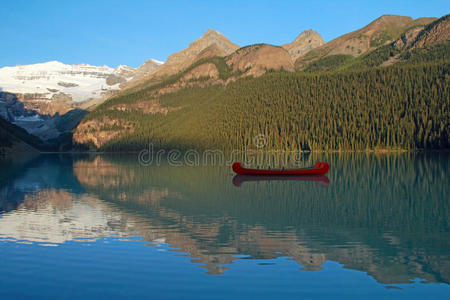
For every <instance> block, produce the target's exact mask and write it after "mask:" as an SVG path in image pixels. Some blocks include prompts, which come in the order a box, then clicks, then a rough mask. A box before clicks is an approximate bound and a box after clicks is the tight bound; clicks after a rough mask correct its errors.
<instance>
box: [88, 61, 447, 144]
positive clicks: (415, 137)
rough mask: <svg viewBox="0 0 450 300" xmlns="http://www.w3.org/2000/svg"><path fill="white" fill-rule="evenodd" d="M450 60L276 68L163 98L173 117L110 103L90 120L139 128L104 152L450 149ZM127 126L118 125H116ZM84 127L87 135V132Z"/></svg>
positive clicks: (118, 100)
mask: <svg viewBox="0 0 450 300" xmlns="http://www.w3.org/2000/svg"><path fill="white" fill-rule="evenodd" d="M449 71H450V64H449V62H448V61H447V62H445V63H443V62H437V63H425V64H420V65H398V66H391V67H387V68H376V69H366V70H360V71H347V72H341V73H322V74H307V73H301V72H297V73H290V72H269V73H267V74H265V75H263V76H261V77H259V78H243V79H240V80H238V81H236V82H234V83H231V84H229V85H228V86H227V87H226V88H224V87H222V86H221V85H213V86H209V87H204V88H200V87H191V88H187V89H183V90H180V91H178V92H175V93H169V94H165V95H163V96H160V97H159V98H158V100H159V102H160V104H161V106H164V107H168V108H177V109H174V110H172V111H170V112H169V113H167V114H166V115H164V114H160V113H156V114H146V113H144V112H141V111H139V110H135V111H118V110H115V109H112V107H113V105H117V104H118V103H123V104H127V105H132V104H133V103H136V102H138V101H142V99H143V97H145V96H144V95H145V92H141V94H140V95H141V96H140V97H133V94H130V95H126V96H123V97H120V98H116V99H114V100H113V101H110V102H106V103H105V104H104V105H102V106H101V107H99V109H97V110H96V111H94V112H93V113H91V114H89V115H88V116H87V117H86V119H85V121H86V120H93V119H97V120H98V119H101V118H109V119H114V120H119V121H120V122H122V123H123V124H125V123H126V124H132V127H133V129H132V130H131V131H129V132H128V133H127V134H125V135H123V136H122V135H119V136H117V137H115V138H113V139H111V140H109V141H108V142H106V143H105V144H103V145H102V146H101V147H100V149H101V150H112V151H123V150H139V149H142V148H144V147H146V146H147V145H148V143H153V144H154V145H155V147H161V148H171V147H177V148H188V147H193V148H197V149H198V148H199V149H205V148H219V149H226V150H233V149H255V146H254V144H253V138H254V137H255V136H257V135H259V134H264V135H265V136H266V138H267V141H268V144H267V146H266V149H280V150H297V149H302V150H313V151H318V150H366V149H443V148H449V144H450V141H449V130H450V128H449V127H450V122H449V105H450V104H449V97H450V95H449V88H448V87H449V79H450V74H449ZM118 126H119V127H120V125H118ZM86 134H87V133H86Z"/></svg>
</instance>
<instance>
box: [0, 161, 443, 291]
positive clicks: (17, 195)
mask: <svg viewBox="0 0 450 300" xmlns="http://www.w3.org/2000/svg"><path fill="white" fill-rule="evenodd" d="M301 160H302V163H303V164H305V165H308V164H309V165H313V164H314V162H315V161H317V160H320V161H326V162H329V163H330V166H331V169H330V172H329V173H328V174H327V176H322V177H307V178H291V179H290V180H280V179H279V178H273V179H270V178H268V179H267V180H256V179H257V178H249V177H239V176H238V177H236V176H234V174H233V173H232V171H231V168H230V167H229V166H226V165H219V166H211V165H208V166H203V165H202V166H187V165H182V166H170V165H169V164H167V163H162V164H161V165H147V166H145V165H142V164H140V163H139V162H138V159H137V155H121V156H117V155H114V156H113V155H81V154H80V155H56V154H52V155H50V154H49V155H41V156H35V157H21V158H16V159H14V160H6V159H4V160H2V161H1V163H0V170H1V175H0V266H1V267H0V298H1V299H19V298H33V299H36V298H42V299H55V298H58V299H60V298H67V299H80V298H108V299H110V298H124V297H128V298H129V297H134V298H138V297H139V298H144V297H145V298H173V299H179V298H191V299H200V298H208V299H209V298H234V299H247V298H255V299H271V298H272V299H275V298H276V299H279V298H295V299H329V298H331V299H336V298H346V299H348V298H354V299H361V298H362V297H364V298H367V299H372V298H373V299H379V298H388V299H390V298H392V299H445V298H447V299H448V298H450V285H449V283H450V226H449V223H450V196H449V195H450V184H449V183H450V180H449V178H450V155H449V154H448V153H419V154H408V153H405V154H389V155H388V154H380V155H375V154H353V155H350V154H333V155H325V154H324V155H309V156H308V155H306V156H304V157H302V158H301ZM265 179H266V178H265Z"/></svg>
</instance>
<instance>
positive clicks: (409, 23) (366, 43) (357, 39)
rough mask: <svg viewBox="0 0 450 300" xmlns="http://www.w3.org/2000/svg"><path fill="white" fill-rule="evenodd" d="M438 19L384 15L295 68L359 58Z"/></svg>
mask: <svg viewBox="0 0 450 300" xmlns="http://www.w3.org/2000/svg"><path fill="white" fill-rule="evenodd" d="M434 20H436V18H418V19H413V18H411V17H405V16H397V15H384V16H381V17H380V18H378V19H376V20H375V21H373V22H371V23H370V24H368V25H367V26H364V27H363V28H361V29H359V30H356V31H353V32H350V33H347V34H344V35H342V36H340V37H338V38H336V39H334V40H332V41H330V42H328V43H326V44H324V45H322V46H320V47H317V48H315V49H313V50H311V51H309V52H308V53H307V54H306V55H304V56H301V57H299V58H297V60H296V61H295V66H296V68H297V69H302V68H304V67H306V66H307V65H308V63H310V62H312V61H314V60H317V59H320V58H322V57H325V56H331V55H336V54H345V55H352V56H355V57H358V56H360V55H362V54H364V53H367V52H369V51H371V50H374V49H376V48H377V47H380V46H382V45H386V44H388V43H391V42H393V41H395V40H396V39H398V38H399V37H400V36H401V35H402V34H403V33H404V32H405V31H407V30H408V29H412V28H420V30H421V29H423V28H424V26H425V25H427V24H429V23H431V22H433V21H434Z"/></svg>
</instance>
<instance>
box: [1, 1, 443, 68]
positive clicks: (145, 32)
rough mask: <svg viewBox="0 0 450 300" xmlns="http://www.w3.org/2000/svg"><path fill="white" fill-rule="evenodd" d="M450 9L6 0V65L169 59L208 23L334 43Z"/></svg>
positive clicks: (275, 37) (244, 40)
mask: <svg viewBox="0 0 450 300" xmlns="http://www.w3.org/2000/svg"><path fill="white" fill-rule="evenodd" d="M448 13H450V1H448V0H446V1H445V0H436V1H432V0H428V1H425V0H421V1H415V0H409V1H408V0H377V1H364V0H359V1H315V0H308V1H282V0H279V1H264V0H259V1H214V0H209V1H172V0H165V1H150V0H148V1H133V0H128V1H116V0H98V1H94V0H92V1H88V0H79V1H70V0H60V1H57V0H54V1H39V0H35V1H33V0H0V22H1V25H0V36H1V37H2V43H1V47H0V67H2V66H14V65H17V64H31V63H38V62H44V61H49V60H58V61H61V62H64V63H68V64H75V63H89V64H93V65H109V66H112V67H115V66H117V65H119V64H126V65H130V66H133V67H137V66H139V65H140V64H142V63H143V62H144V61H146V60H147V59H149V58H155V59H159V60H166V58H167V56H168V55H170V54H171V53H173V52H176V51H179V50H181V49H183V48H186V47H187V46H188V45H189V43H190V42H191V41H193V40H195V39H198V38H199V37H201V36H202V35H203V33H204V32H205V31H206V30H207V29H208V28H213V29H216V30H218V31H220V32H221V33H223V34H224V35H225V36H227V37H228V38H230V39H231V40H232V41H233V42H234V43H236V44H238V45H240V46H245V45H248V44H254V43H261V42H264V43H270V44H275V45H277V44H278V45H279V44H284V43H287V42H290V41H292V40H293V39H294V38H295V37H296V36H297V35H298V34H299V33H300V32H302V31H303V30H305V29H308V28H312V29H314V30H316V31H317V32H319V33H320V34H321V35H322V37H323V38H324V40H325V41H329V40H332V39H334V38H336V37H338V36H340V35H342V34H344V33H347V32H350V31H353V30H356V29H358V28H361V27H363V26H364V25H366V24H368V23H370V22H371V21H373V20H374V19H376V18H377V17H379V16H381V15H383V14H398V15H406V16H411V17H413V18H418V17H423V16H425V17H441V16H443V15H445V14H448Z"/></svg>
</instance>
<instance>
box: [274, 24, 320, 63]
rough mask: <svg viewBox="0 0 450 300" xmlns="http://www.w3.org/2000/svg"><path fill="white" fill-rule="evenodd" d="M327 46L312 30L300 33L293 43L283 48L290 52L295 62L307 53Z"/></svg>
mask: <svg viewBox="0 0 450 300" xmlns="http://www.w3.org/2000/svg"><path fill="white" fill-rule="evenodd" d="M323 44H325V41H324V40H323V39H322V36H321V35H320V34H318V33H317V32H316V31H314V30H312V29H307V30H305V31H303V32H302V33H300V34H299V35H298V36H297V37H296V38H295V40H294V41H293V42H292V43H288V44H284V45H283V46H282V47H283V48H284V49H286V50H287V51H288V52H289V55H290V56H291V57H292V59H293V60H295V59H297V58H299V57H301V56H303V55H304V54H306V52H308V51H310V50H312V49H314V48H317V47H319V46H321V45H323Z"/></svg>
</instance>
